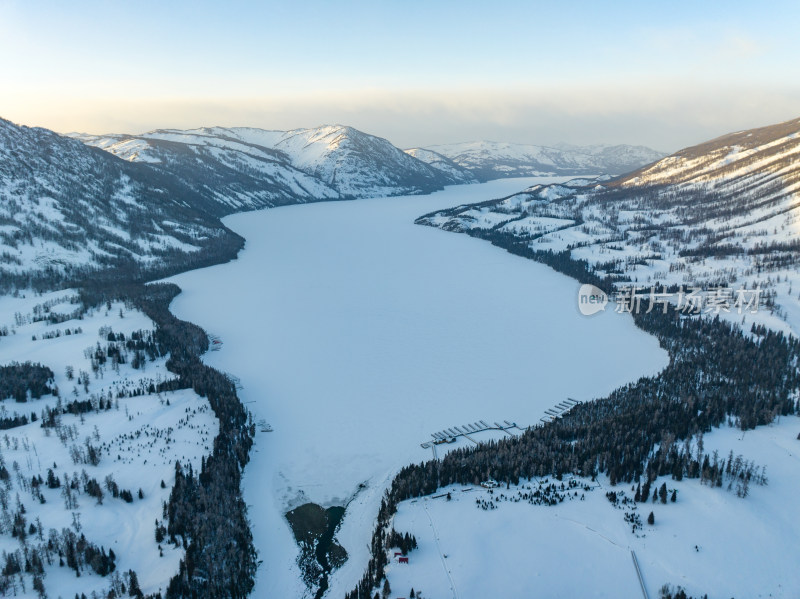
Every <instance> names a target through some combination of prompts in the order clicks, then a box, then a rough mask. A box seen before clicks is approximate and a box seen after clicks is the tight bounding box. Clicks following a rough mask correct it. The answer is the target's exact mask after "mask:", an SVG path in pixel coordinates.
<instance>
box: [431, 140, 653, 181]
mask: <svg viewBox="0 0 800 599" xmlns="http://www.w3.org/2000/svg"><path fill="white" fill-rule="evenodd" d="M426 149H427V150H429V151H431V152H432V153H433V154H438V155H441V156H444V157H445V158H447V159H449V160H450V161H452V162H453V163H455V164H457V165H458V166H460V167H462V168H465V169H467V170H469V171H471V172H472V173H473V174H474V175H475V176H476V177H477V178H478V179H479V180H481V181H487V180H489V179H498V178H501V177H529V176H537V175H548V174H550V175H598V174H602V173H608V174H612V175H618V174H622V173H627V172H630V171H632V170H635V169H637V168H639V167H641V166H642V165H645V164H649V163H651V162H654V161H656V160H658V159H660V158H662V157H663V156H664V155H663V154H662V153H660V152H656V151H655V150H651V149H650V148H646V147H644V146H628V145H617V146H587V147H580V146H567V145H564V146H560V147H549V146H537V145H526V144H512V143H500V142H493V141H477V142H468V143H457V144H446V145H438V146H429V147H428V148H426ZM423 159H424V158H423Z"/></svg>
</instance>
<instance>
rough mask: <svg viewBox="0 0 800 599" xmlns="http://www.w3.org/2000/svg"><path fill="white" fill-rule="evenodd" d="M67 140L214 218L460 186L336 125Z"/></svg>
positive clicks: (163, 132) (81, 136) (450, 177)
mask: <svg viewBox="0 0 800 599" xmlns="http://www.w3.org/2000/svg"><path fill="white" fill-rule="evenodd" d="M72 136H73V137H75V138H77V139H80V140H81V141H83V142H84V143H86V144H88V145H92V146H96V147H98V148H101V149H103V150H106V151H107V152H110V153H112V154H114V155H115V156H118V157H120V158H122V159H123V160H127V161H130V162H143V163H146V164H147V165H149V166H150V167H152V168H153V169H155V170H159V171H162V172H164V173H168V174H170V175H171V176H175V177H177V178H178V179H180V180H181V181H182V182H183V183H184V184H185V185H187V186H189V187H191V188H192V189H193V190H194V191H195V193H197V195H198V196H199V197H200V198H202V200H203V204H204V207H205V209H207V210H209V211H212V212H215V213H218V214H227V213H230V212H234V211H239V210H252V209H255V208H266V207H273V206H281V205H284V204H296V203H299V202H314V201H321V200H342V199H354V198H363V197H374V196H396V195H411V194H421V193H431V192H433V191H437V190H440V189H442V188H443V187H444V186H445V185H451V184H454V183H463V182H465V179H464V177H463V176H460V175H459V174H458V173H454V174H451V173H446V172H444V171H442V170H439V169H436V168H433V167H431V166H429V165H428V164H426V163H424V162H422V161H419V160H416V159H415V158H413V157H412V156H410V155H408V154H406V153H405V152H403V151H402V150H400V149H398V148H396V147H394V146H393V145H392V144H391V143H389V142H388V141H386V140H385V139H382V138H380V137H375V136H373V135H368V134H366V133H362V132H361V131H358V130H356V129H353V128H352V127H343V126H340V125H333V126H325V127H318V128H315V129H296V130H293V131H267V130H264V129H253V128H246V127H236V128H230V129H228V128H223V127H211V128H205V129H191V130H186V131H181V130H177V129H160V130H157V131H152V132H150V133H145V134H143V135H84V134H72ZM467 177H468V175H467Z"/></svg>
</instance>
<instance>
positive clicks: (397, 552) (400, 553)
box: [394, 551, 403, 557]
mask: <svg viewBox="0 0 800 599" xmlns="http://www.w3.org/2000/svg"><path fill="white" fill-rule="evenodd" d="M399 555H403V552H402V551H395V552H394V556H395V557H397V556H399Z"/></svg>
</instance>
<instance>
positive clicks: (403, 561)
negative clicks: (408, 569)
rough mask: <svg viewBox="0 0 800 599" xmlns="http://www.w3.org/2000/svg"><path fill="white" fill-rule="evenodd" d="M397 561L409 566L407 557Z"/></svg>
mask: <svg viewBox="0 0 800 599" xmlns="http://www.w3.org/2000/svg"><path fill="white" fill-rule="evenodd" d="M397 561H398V562H400V563H401V564H407V563H408V558H407V557H401V558H399V559H398V560H397Z"/></svg>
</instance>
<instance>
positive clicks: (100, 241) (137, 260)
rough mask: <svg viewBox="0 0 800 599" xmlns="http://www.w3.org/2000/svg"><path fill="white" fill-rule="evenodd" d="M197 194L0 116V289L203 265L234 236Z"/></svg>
mask: <svg viewBox="0 0 800 599" xmlns="http://www.w3.org/2000/svg"><path fill="white" fill-rule="evenodd" d="M196 199H197V198H195V197H194V195H193V193H192V191H191V189H189V188H187V187H185V186H184V185H181V184H180V183H179V182H178V181H176V180H174V179H171V178H167V177H164V176H162V175H160V174H159V173H157V172H155V171H152V170H151V169H148V168H146V167H144V166H143V165H139V164H131V163H128V162H125V161H123V160H120V159H118V158H115V157H114V156H111V155H110V154H108V153H106V152H102V151H99V150H97V149H96V148H90V147H87V146H85V145H84V144H82V143H80V142H78V141H76V140H73V139H69V138H66V137H62V136H60V135H58V134H56V133H54V132H52V131H48V130H47V129H39V128H28V127H21V126H16V125H14V124H12V123H10V122H9V121H5V120H2V119H0V287H2V288H6V289H7V288H8V287H9V286H14V285H16V286H19V287H22V288H24V287H27V286H28V285H30V284H31V283H36V284H40V285H44V286H46V287H49V288H53V287H55V286H58V285H59V284H60V282H61V281H65V280H67V281H68V280H75V279H77V278H80V277H81V276H87V275H89V274H90V273H92V272H94V271H97V270H117V271H124V272H125V273H126V276H129V277H135V276H138V275H140V274H141V271H156V272H158V271H162V272H163V270H164V269H167V270H168V269H169V267H170V266H174V265H176V264H177V263H181V264H183V265H185V266H187V267H188V265H191V264H193V263H198V261H199V263H203V264H207V263H208V261H209V258H210V256H214V255H218V254H219V253H220V252H221V251H222V252H224V251H227V250H228V249H230V247H231V246H236V245H237V244H238V243H239V240H238V239H237V238H236V237H235V236H234V235H232V234H231V233H230V232H229V231H228V230H227V229H225V227H223V226H222V225H221V223H219V221H218V220H217V219H216V218H213V217H212V216H210V215H207V214H203V213H202V212H199V211H198V210H197V208H196V207H195V206H194V205H195V203H196ZM204 261H205V262H204Z"/></svg>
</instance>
